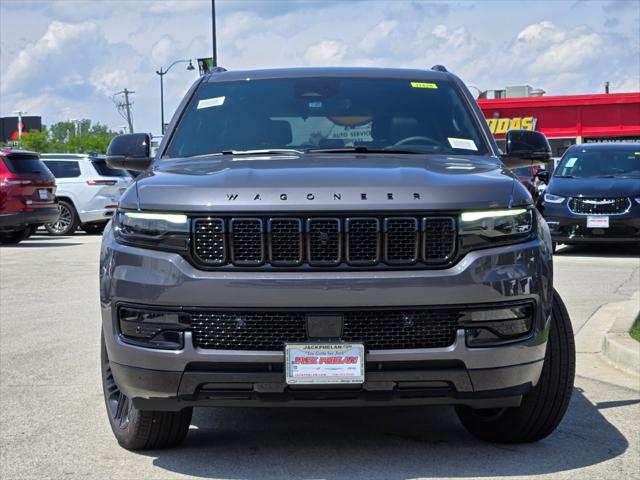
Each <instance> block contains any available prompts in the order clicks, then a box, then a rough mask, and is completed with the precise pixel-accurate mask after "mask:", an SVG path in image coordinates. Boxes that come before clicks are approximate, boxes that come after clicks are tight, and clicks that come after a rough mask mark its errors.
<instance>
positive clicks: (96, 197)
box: [41, 153, 131, 235]
mask: <svg viewBox="0 0 640 480" xmlns="http://www.w3.org/2000/svg"><path fill="white" fill-rule="evenodd" d="M41 158H42V160H43V161H44V163H45V165H46V166H47V167H48V168H49V170H51V172H52V173H53V174H54V175H55V177H56V183H57V185H58V191H57V197H58V204H59V207H60V217H59V218H58V219H57V220H56V221H55V222H51V223H48V224H46V225H45V228H46V230H47V231H48V232H49V233H50V234H52V235H72V234H73V233H74V232H75V231H76V229H77V228H78V227H80V228H82V229H83V230H84V231H85V232H87V233H100V232H102V230H103V229H104V226H105V224H106V223H107V222H108V221H109V220H110V219H111V217H112V216H113V213H114V212H115V209H116V206H117V205H118V200H120V195H122V192H124V190H125V188H127V186H128V185H129V182H130V181H131V176H130V175H129V174H128V173H127V172H126V171H125V170H122V169H119V168H111V167H110V166H108V165H107V164H106V162H105V158H104V156H98V155H84V154H66V153H46V154H42V155H41Z"/></svg>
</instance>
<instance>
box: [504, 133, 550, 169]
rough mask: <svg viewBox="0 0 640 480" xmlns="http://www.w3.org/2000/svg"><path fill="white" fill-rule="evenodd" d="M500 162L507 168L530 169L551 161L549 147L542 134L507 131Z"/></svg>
mask: <svg viewBox="0 0 640 480" xmlns="http://www.w3.org/2000/svg"><path fill="white" fill-rule="evenodd" d="M506 149H507V151H506V153H505V154H503V155H502V161H503V162H504V164H505V165H506V166H507V167H509V168H518V167H530V166H533V165H540V164H543V163H546V162H548V161H549V160H551V146H550V145H549V141H548V140H547V137H545V136H544V134H542V133H540V132H536V131H532V130H509V131H508V132H507V135H506Z"/></svg>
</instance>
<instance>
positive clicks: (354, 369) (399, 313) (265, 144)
mask: <svg viewBox="0 0 640 480" xmlns="http://www.w3.org/2000/svg"><path fill="white" fill-rule="evenodd" d="M174 118H177V119H178V120H177V121H176V122H174V123H172V125H171V126H170V127H169V131H168V132H167V135H166V136H165V137H164V140H163V142H162V144H161V145H160V147H159V150H158V153H157V155H156V156H155V159H153V160H152V159H151V157H150V148H149V145H150V138H149V136H148V135H146V134H129V135H123V136H119V137H116V138H114V139H113V140H112V142H111V144H110V145H109V149H108V153H107V162H108V163H109V164H111V165H112V166H114V167H118V168H132V169H136V170H141V171H142V173H141V175H140V176H138V177H137V178H136V180H135V187H134V186H132V187H130V188H128V189H127V191H126V192H125V194H124V195H123V197H122V199H121V201H120V205H119V210H118V212H117V214H116V215H115V217H114V219H113V221H112V222H110V223H109V225H108V226H107V228H106V229H105V232H104V235H103V237H102V250H101V254H100V268H99V272H100V282H99V284H100V304H101V307H102V308H101V312H102V338H101V342H102V357H101V358H102V360H101V361H102V382H103V391H104V397H105V405H106V407H107V412H108V418H109V422H110V424H111V428H112V431H113V433H114V435H115V437H116V438H117V440H118V442H120V444H121V445H123V446H124V447H125V448H129V449H140V448H158V447H167V446H171V445H176V444H178V443H180V442H181V441H182V440H183V439H184V437H185V436H186V435H187V432H188V431H189V424H190V421H191V414H192V409H193V407H206V406H210V407H211V406H216V407H220V406H287V407H294V406H320V407H328V406H382V405H386V406H388V405H430V404H454V405H456V411H457V413H458V415H459V418H460V419H461V421H462V424H463V425H464V426H465V427H466V428H467V429H468V430H469V431H470V432H472V433H473V434H474V435H476V436H478V437H479V438H482V439H486V440H490V441H495V442H531V441H536V440H539V439H541V438H543V437H545V436H547V435H549V434H550V433H551V432H552V431H553V430H554V429H555V428H556V427H557V425H558V424H559V422H560V420H561V419H562V416H563V415H564V412H565V411H566V408H567V405H568V404H569V399H570V397H571V392H572V390H573V378H574V366H575V355H574V354H575V350H574V343H573V333H572V330H571V322H570V320H569V317H568V314H567V311H566V309H565V307H564V306H563V303H562V300H561V299H560V297H559V296H558V294H557V293H555V292H554V290H553V275H552V270H553V269H552V254H551V241H550V237H549V231H548V228H547V226H546V224H545V222H544V220H543V219H542V217H541V216H540V214H539V213H538V212H537V210H536V209H535V207H534V205H533V202H532V199H531V196H530V195H529V193H528V192H527V190H526V189H525V187H524V186H523V185H522V184H521V183H520V182H518V181H517V179H516V178H515V177H514V176H513V175H511V174H510V173H509V172H508V170H507V166H508V167H510V168H516V167H518V166H525V165H527V164H531V162H544V161H547V160H548V159H549V158H550V155H551V149H550V147H549V142H548V141H547V139H546V138H545V137H544V135H543V134H541V133H540V132H536V131H524V130H512V131H509V132H508V133H507V139H508V141H507V151H506V153H505V154H504V155H500V153H499V151H498V148H497V146H496V143H495V141H494V139H493V137H492V135H491V132H490V131H489V128H488V125H487V122H486V121H485V120H484V117H483V115H482V112H481V111H480V109H479V108H478V106H477V104H476V102H475V100H474V98H473V96H472V95H471V94H470V92H469V91H468V90H467V88H466V87H465V85H464V83H463V82H462V81H461V80H460V79H459V78H458V77H456V76H455V75H452V74H450V73H448V72H447V71H446V69H444V68H443V67H437V68H435V69H434V70H402V69H381V68H353V69H351V68H340V69H335V68H313V69H282V70H254V71H248V72H246V71H245V72H227V71H221V70H220V69H218V70H217V71H216V72H215V73H212V74H209V75H205V76H203V77H201V78H200V79H199V80H197V81H196V83H195V84H194V85H193V87H192V88H191V89H190V90H189V92H188V93H187V96H186V98H185V100H184V101H183V102H182V104H181V106H180V107H179V110H178V112H177V113H176V116H175V117H174ZM354 124H355V125H357V130H355V128H354V127H353V125H354ZM354 130H355V132H354ZM336 140H340V144H339V145H337V144H338V142H337V141H336ZM326 145H330V146H326ZM465 461H467V460H465ZM471 461H472V460H471Z"/></svg>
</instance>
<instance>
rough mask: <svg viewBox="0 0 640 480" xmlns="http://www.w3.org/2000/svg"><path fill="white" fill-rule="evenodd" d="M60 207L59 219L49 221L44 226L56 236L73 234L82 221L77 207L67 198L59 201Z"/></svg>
mask: <svg viewBox="0 0 640 480" xmlns="http://www.w3.org/2000/svg"><path fill="white" fill-rule="evenodd" d="M58 209H59V210H60V216H59V217H58V220H56V221H55V222H51V223H47V224H46V225H45V226H44V228H45V229H46V230H47V232H49V234H51V235H55V236H63V235H73V234H74V233H75V231H76V229H77V228H78V223H79V222H80V220H79V219H78V214H77V213H76V209H75V208H74V207H73V205H72V204H71V203H70V202H67V201H66V200H60V201H58Z"/></svg>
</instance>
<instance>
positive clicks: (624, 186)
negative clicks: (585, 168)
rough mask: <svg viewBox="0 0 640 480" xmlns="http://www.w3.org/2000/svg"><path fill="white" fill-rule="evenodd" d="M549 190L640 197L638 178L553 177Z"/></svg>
mask: <svg viewBox="0 0 640 480" xmlns="http://www.w3.org/2000/svg"><path fill="white" fill-rule="evenodd" d="M547 192H549V193H553V194H555V195H561V196H563V197H638V196H640V179H638V178H560V177H551V181H550V182H549V186H548V187H547Z"/></svg>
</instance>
